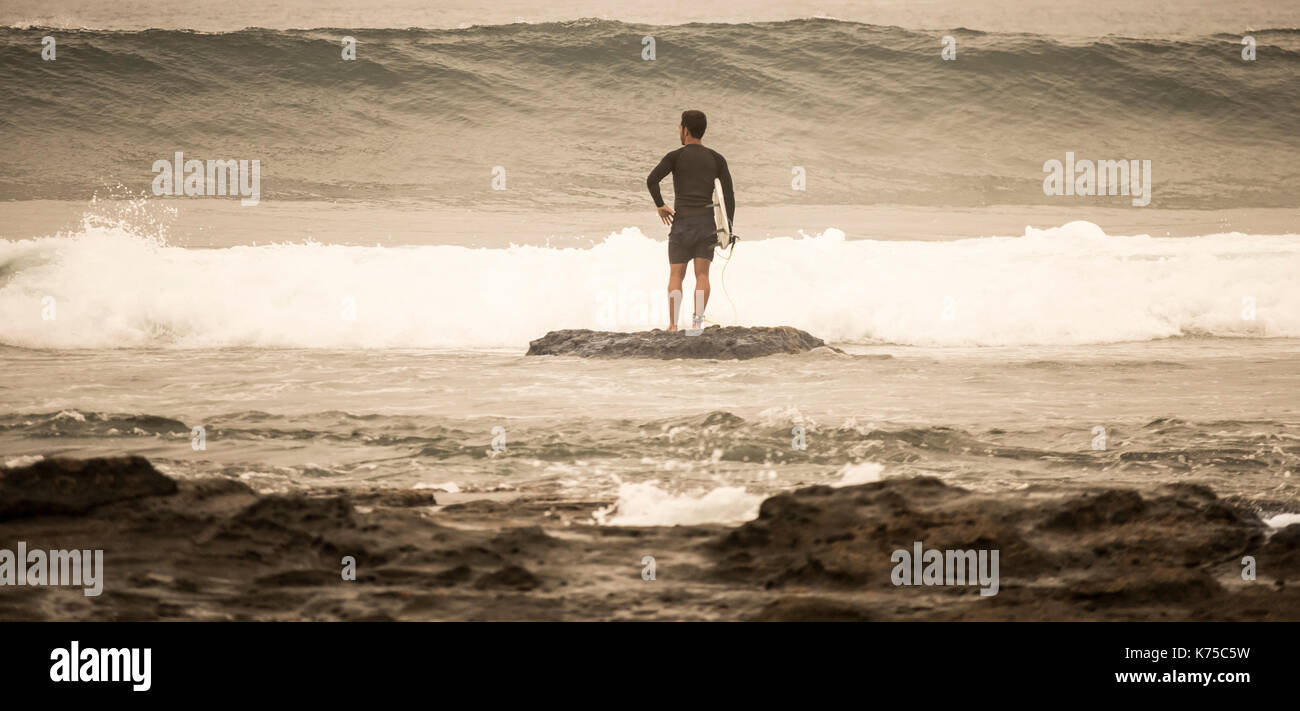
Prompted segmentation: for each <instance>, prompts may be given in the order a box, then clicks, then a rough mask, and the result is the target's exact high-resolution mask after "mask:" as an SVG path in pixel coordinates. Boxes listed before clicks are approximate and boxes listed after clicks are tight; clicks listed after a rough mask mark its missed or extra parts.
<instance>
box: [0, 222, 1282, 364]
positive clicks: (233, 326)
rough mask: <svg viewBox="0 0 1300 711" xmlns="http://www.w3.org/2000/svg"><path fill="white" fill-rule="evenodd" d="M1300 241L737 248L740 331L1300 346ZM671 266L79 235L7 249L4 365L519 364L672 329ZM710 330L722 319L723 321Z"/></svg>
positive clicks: (938, 339) (924, 340) (500, 252)
mask: <svg viewBox="0 0 1300 711" xmlns="http://www.w3.org/2000/svg"><path fill="white" fill-rule="evenodd" d="M1298 237H1300V236H1297V235H1279V236H1260V235H1243V234H1227V235H1211V236H1204V237H1195V238H1177V239H1158V238H1151V237H1146V236H1137V237H1115V236H1107V235H1105V234H1104V233H1103V232H1102V231H1101V230H1100V229H1099V228H1098V227H1097V226H1096V225H1093V224H1091V223H1086V222H1072V223H1070V224H1067V225H1064V226H1062V227H1057V228H1052V229H1048V230H1036V229H1026V232H1025V235H1024V236H1022V237H989V238H980V239H967V240H960V241H953V242H889V241H872V240H861V241H848V240H845V238H844V233H843V232H840V231H839V230H835V229H830V230H827V231H826V232H824V233H822V234H820V235H818V236H815V237H801V238H777V239H768V240H761V241H754V242H747V243H744V244H742V245H741V246H739V247H738V248H737V250H736V256H735V260H736V261H735V263H734V264H731V265H730V267H729V269H728V271H727V275H726V286H727V290H728V292H729V293H730V295H731V297H732V298H733V299H734V300H735V302H736V303H737V306H738V310H739V313H740V316H741V319H742V323H743V324H744V325H775V324H784V325H791V326H796V327H798V328H803V329H806V330H808V331H810V332H812V333H814V334H815V335H817V336H820V337H822V338H825V339H827V340H830V341H865V340H880V341H886V342H892V343H902V344H922V345H1015V344H1085V343H1102V342H1117V341H1132V340H1148V339H1156V338H1163V337H1168V336H1177V335H1180V334H1206V335H1216V336H1232V337H1279V336H1281V337H1300V289H1297V288H1296V287H1295V275H1296V274H1298V273H1300V238H1298ZM663 249H664V247H663V242H662V241H657V240H653V239H650V238H648V237H646V236H645V235H643V234H642V233H641V232H640V231H639V230H637V229H635V228H627V229H624V230H622V231H621V232H617V233H614V234H611V235H610V236H609V237H607V238H606V239H605V240H604V241H603V242H602V243H600V244H597V245H595V246H594V247H591V248H588V249H558V248H551V247H541V246H515V247H511V248H508V249H472V248H466V247H459V246H426V247H387V248H385V247H355V246H339V245H323V244H276V245H269V246H257V247H252V246H240V247H231V248H228V249H183V248H177V247H169V246H166V245H164V244H160V243H159V242H157V241H155V240H149V239H144V238H140V237H138V236H136V235H133V234H131V233H130V232H128V231H126V230H124V229H122V228H120V227H103V226H85V227H84V228H83V229H82V230H81V231H79V232H78V233H76V234H73V235H71V236H57V237H47V238H41V239H34V240H21V241H6V240H0V343H4V344H7V345H17V346H25V347H34V348H104V347H182V348H188V347H225V346H251V347H305V348H330V347H339V348H387V347H414V348H424V347H427V348H483V347H489V348H490V347H507V348H520V347H523V346H525V345H526V344H527V342H528V341H529V340H531V339H534V338H537V337H538V336H540V335H541V334H543V333H545V332H546V331H548V330H552V329H560V328H605V329H611V328H612V329H616V330H640V329H643V328H646V327H649V326H662V325H663V324H662V323H659V321H658V320H657V319H656V316H657V315H658V310H660V309H662V305H661V303H660V302H662V301H663V299H662V293H661V292H662V290H663V280H664V271H665V270H663V269H661V268H660V267H662V262H663ZM715 271H716V270H715ZM716 281H718V280H717V279H716V278H715V282H716ZM718 291H720V290H719V289H716V288H715V298H716V297H718V296H720V295H721V294H718V293H716V292H718ZM47 297H49V298H47ZM50 306H53V307H54V310H53V312H52V315H53V316H54V318H53V319H51V318H50V316H51V310H50V308H49V307H50ZM1248 307H1249V310H1252V311H1253V316H1254V318H1253V319H1251V318H1248V317H1247V311H1248ZM710 311H711V315H714V316H717V317H719V318H722V319H726V318H727V317H728V316H729V315H730V314H729V313H728V311H729V309H727V308H725V306H723V305H722V304H721V302H719V305H718V307H717V308H714V306H712V305H711V306H710Z"/></svg>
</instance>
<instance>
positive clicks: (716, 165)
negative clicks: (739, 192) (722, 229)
mask: <svg viewBox="0 0 1300 711" xmlns="http://www.w3.org/2000/svg"><path fill="white" fill-rule="evenodd" d="M669 173H672V174H673V213H674V214H675V216H677V217H693V216H695V215H712V214H713V208H712V207H711V206H712V205H713V179H714V178H717V179H719V180H721V181H722V199H723V201H725V202H726V204H727V224H729V225H732V227H733V229H734V226H735V224H736V196H735V194H734V193H733V192H732V189H731V171H730V170H728V169H727V159H726V158H723V157H722V154H720V153H718V152H717V151H715V150H713V149H712V148H705V147H704V146H702V145H700V144H698V143H688V144H686V145H684V146H682V147H681V148H678V149H677V150H675V151H672V152H671V153H669V154H668V155H666V156H664V158H663V160H661V161H659V165H657V166H655V169H654V170H652V171H650V175H649V177H647V178H646V179H645V184H646V187H648V188H650V197H652V198H654V201H655V207H663V206H664V196H663V195H662V194H661V193H660V192H659V181H661V180H663V179H664V176H666V175H668V174H669Z"/></svg>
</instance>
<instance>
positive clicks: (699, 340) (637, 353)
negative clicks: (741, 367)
mask: <svg viewBox="0 0 1300 711" xmlns="http://www.w3.org/2000/svg"><path fill="white" fill-rule="evenodd" d="M815 348H826V349H828V350H830V351H834V352H839V349H837V348H833V347H830V346H827V345H826V342H825V341H823V340H822V339H820V338H817V337H816V336H813V335H812V334H810V333H808V332H807V331H800V330H799V329H797V328H791V327H790V326H775V327H771V326H755V327H744V326H726V327H723V326H710V327H708V328H705V329H700V330H696V331H686V330H682V331H677V332H673V333H670V332H668V331H663V330H660V329H655V330H653V331H641V332H638V333H621V332H616V331H589V330H586V329H577V330H565V331H551V332H550V333H548V334H546V335H545V336H542V337H541V338H539V339H537V340H535V341H532V342H530V343H529V344H528V353H527V355H569V356H578V357H581V358H660V359H664V360H671V359H674V358H712V359H715V360H747V359H749V358H761V357H763V356H769V355H777V354H780V353H786V354H797V353H807V352H808V351H811V350H813V349H815Z"/></svg>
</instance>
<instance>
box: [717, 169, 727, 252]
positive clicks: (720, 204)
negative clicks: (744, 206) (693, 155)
mask: <svg viewBox="0 0 1300 711" xmlns="http://www.w3.org/2000/svg"><path fill="white" fill-rule="evenodd" d="M713 224H714V225H716V226H717V228H718V229H717V236H718V245H717V246H718V247H721V248H722V249H726V248H727V247H729V246H731V225H730V224H729V223H728V222H727V206H726V204H725V203H724V201H723V198H722V181H721V180H719V179H718V178H714V179H713Z"/></svg>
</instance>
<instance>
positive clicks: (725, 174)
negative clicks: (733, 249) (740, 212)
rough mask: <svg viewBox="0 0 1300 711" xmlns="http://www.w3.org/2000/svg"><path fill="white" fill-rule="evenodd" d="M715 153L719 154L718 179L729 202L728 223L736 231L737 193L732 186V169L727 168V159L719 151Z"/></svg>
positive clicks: (727, 202)
mask: <svg viewBox="0 0 1300 711" xmlns="http://www.w3.org/2000/svg"><path fill="white" fill-rule="evenodd" d="M713 155H715V156H718V180H720V181H721V182H722V200H723V202H725V203H726V204H727V224H728V225H730V226H731V231H732V232H735V231H736V193H735V191H733V190H732V188H731V170H730V169H729V168H727V159H726V158H723V157H722V155H721V154H719V153H718V152H717V151H714V152H713Z"/></svg>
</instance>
